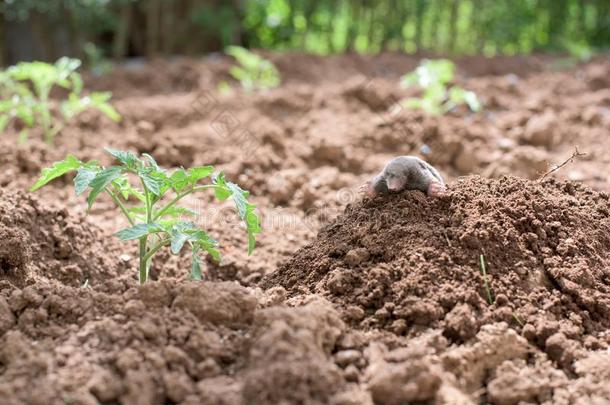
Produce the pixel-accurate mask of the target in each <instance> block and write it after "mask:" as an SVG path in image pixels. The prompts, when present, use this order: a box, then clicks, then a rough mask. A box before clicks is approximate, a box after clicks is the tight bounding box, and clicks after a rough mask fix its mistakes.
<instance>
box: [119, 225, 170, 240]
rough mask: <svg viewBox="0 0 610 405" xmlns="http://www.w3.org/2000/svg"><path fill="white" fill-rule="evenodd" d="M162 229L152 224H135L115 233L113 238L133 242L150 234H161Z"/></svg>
mask: <svg viewBox="0 0 610 405" xmlns="http://www.w3.org/2000/svg"><path fill="white" fill-rule="evenodd" d="M162 231H163V228H162V227H161V225H159V224H156V223H153V224H137V225H134V226H132V227H131V228H125V229H122V230H120V231H118V232H117V233H115V234H114V236H117V237H118V238H119V239H121V240H134V239H140V238H141V237H143V236H146V235H150V234H152V233H157V232H162Z"/></svg>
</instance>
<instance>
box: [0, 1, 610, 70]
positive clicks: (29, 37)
mask: <svg viewBox="0 0 610 405" xmlns="http://www.w3.org/2000/svg"><path fill="white" fill-rule="evenodd" d="M0 12H1V13H2V20H0V63H2V64H10V63H14V62H16V61H19V60H27V59H46V60H54V59H57V58H58V57H59V56H63V55H70V56H76V57H81V58H82V57H83V56H85V49H87V48H86V44H87V43H93V44H95V45H96V48H95V49H99V50H100V55H104V56H105V57H113V58H117V59H118V58H123V57H126V56H148V57H151V56H155V55H174V54H201V53H205V52H211V51H219V50H222V49H224V47H225V46H227V45H230V44H240V45H244V46H249V47H257V48H268V49H278V50H286V49H294V50H303V51H307V52H315V53H333V52H346V51H357V52H378V51H382V50H404V51H407V52H415V51H418V50H427V51H438V52H443V53H460V54H464V53H485V54H496V53H504V54H513V53H527V52H531V51H535V50H541V49H544V50H547V49H549V50H564V49H566V48H570V47H571V48H572V49H574V48H575V47H596V48H606V47H608V45H610V0H402V1H401V0H222V1H221V0H216V1H215V0H207V1H206V0H3V2H2V4H1V5H0ZM90 50H91V46H90V45H89V51H90Z"/></svg>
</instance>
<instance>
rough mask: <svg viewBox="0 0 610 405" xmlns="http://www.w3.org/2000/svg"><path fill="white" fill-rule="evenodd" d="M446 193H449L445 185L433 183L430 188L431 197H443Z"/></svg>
mask: <svg viewBox="0 0 610 405" xmlns="http://www.w3.org/2000/svg"><path fill="white" fill-rule="evenodd" d="M446 192H447V188H446V187H445V185H444V184H441V183H437V182H432V183H430V185H429V186H428V195H429V196H430V197H441V196H443V195H445V193H446Z"/></svg>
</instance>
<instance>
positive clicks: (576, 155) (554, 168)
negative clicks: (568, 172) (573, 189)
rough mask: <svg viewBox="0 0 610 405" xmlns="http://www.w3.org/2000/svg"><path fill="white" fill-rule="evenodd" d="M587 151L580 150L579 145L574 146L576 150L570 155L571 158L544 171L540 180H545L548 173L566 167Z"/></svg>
mask: <svg viewBox="0 0 610 405" xmlns="http://www.w3.org/2000/svg"><path fill="white" fill-rule="evenodd" d="M585 155H586V153H584V152H580V151H579V150H578V146H575V147H574V152H573V153H572V156H570V157H569V158H567V159H566V160H565V161H564V162H563V163H562V164H560V165H557V166H555V167H553V168H552V169H551V170H549V171H548V172H546V173H544V174H543V175H542V177H540V178H539V179H538V180H543V179H544V178H545V177H547V176H548V175H550V174H552V173H554V172H556V171H557V170H559V169H561V168H562V167H564V166H565V165H567V164H568V163H571V162H572V161H573V160H574V159H576V158H578V157H581V156H585Z"/></svg>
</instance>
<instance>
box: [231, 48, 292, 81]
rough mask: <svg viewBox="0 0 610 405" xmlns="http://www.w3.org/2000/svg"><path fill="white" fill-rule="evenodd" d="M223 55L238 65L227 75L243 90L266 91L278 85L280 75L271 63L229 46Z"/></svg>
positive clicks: (242, 49)
mask: <svg viewBox="0 0 610 405" xmlns="http://www.w3.org/2000/svg"><path fill="white" fill-rule="evenodd" d="M225 53H226V54H227V55H231V56H233V57H234V58H235V60H236V61H237V63H238V64H239V65H238V66H233V67H232V68H231V70H230V71H229V73H230V74H231V76H233V78H234V79H235V80H237V81H239V83H240V84H241V86H242V87H243V88H244V89H246V90H248V91H253V90H268V89H272V88H274V87H277V86H279V85H280V73H279V72H278V70H277V68H276V67H275V65H274V64H273V63H272V62H271V61H269V60H267V59H265V58H263V57H262V56H259V55H257V54H255V53H253V52H251V51H249V50H248V49H246V48H242V47H240V46H229V47H227V49H226V51H225Z"/></svg>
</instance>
